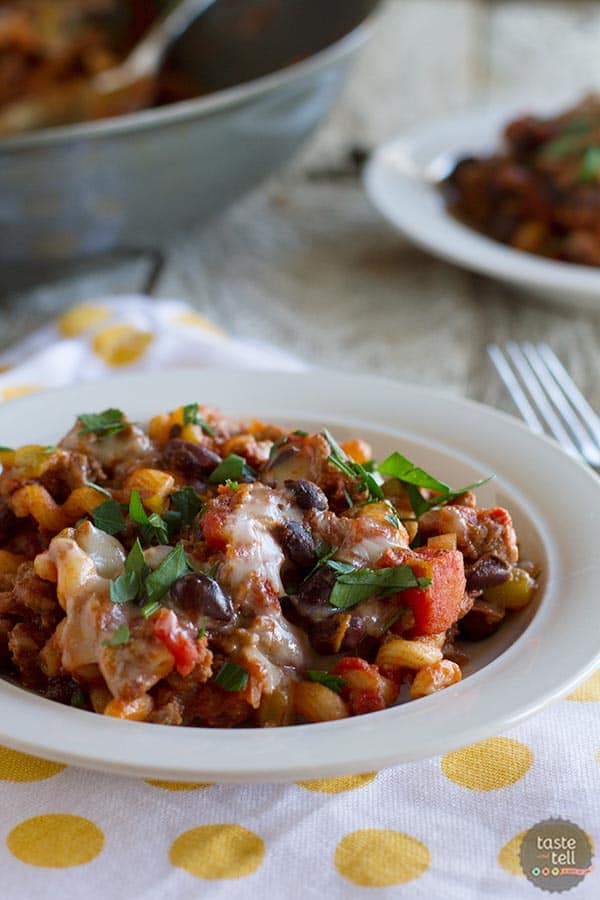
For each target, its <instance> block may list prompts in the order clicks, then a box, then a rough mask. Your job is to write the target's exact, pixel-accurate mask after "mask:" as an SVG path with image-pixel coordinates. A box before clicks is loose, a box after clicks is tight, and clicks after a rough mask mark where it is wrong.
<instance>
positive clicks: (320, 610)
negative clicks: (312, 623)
mask: <svg viewBox="0 0 600 900" xmlns="http://www.w3.org/2000/svg"><path fill="white" fill-rule="evenodd" d="M335 579H336V574H335V572H334V571H333V570H332V569H329V568H327V567H326V566H323V568H321V569H317V571H316V572H315V573H314V575H311V576H310V578H307V580H306V581H305V582H303V584H302V585H301V586H300V588H299V590H298V591H297V593H296V594H293V595H292V596H290V603H291V604H292V605H293V606H294V607H295V608H296V610H297V611H298V613H300V615H301V616H303V617H305V618H308V619H320V618H322V617H323V616H330V615H333V614H334V613H337V612H339V610H338V609H336V607H335V606H331V605H330V603H329V597H330V596H331V591H332V590H333V585H334V584H335Z"/></svg>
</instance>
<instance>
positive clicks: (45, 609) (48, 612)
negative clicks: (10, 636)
mask: <svg viewBox="0 0 600 900" xmlns="http://www.w3.org/2000/svg"><path fill="white" fill-rule="evenodd" d="M1 608H2V605H0V609H1ZM5 611H7V612H11V613H14V614H16V615H19V616H23V617H24V618H27V619H30V620H32V621H34V622H35V624H36V625H37V626H38V627H41V628H42V629H53V628H54V627H56V625H57V624H58V622H59V621H60V620H61V619H62V617H63V611H62V609H61V607H60V606H59V603H58V600H57V597H56V586H55V585H53V584H51V583H50V582H49V581H44V580H43V579H42V578H39V577H38V576H37V575H36V574H35V572H34V571H33V563H30V562H27V563H23V564H22V565H21V566H20V568H19V571H18V573H17V578H16V581H15V586H14V588H13V591H12V593H11V596H10V599H9V601H8V602H7V603H6V606H5ZM48 636H49V635H48Z"/></svg>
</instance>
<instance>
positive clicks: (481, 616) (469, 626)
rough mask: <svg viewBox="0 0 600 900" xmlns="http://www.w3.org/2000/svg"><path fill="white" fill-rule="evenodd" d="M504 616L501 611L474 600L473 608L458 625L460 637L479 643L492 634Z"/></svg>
mask: <svg viewBox="0 0 600 900" xmlns="http://www.w3.org/2000/svg"><path fill="white" fill-rule="evenodd" d="M504 616H505V612H504V610H503V609H497V608H496V607H495V606H491V605H490V604H489V603H484V602H483V601H482V600H476V601H475V603H474V604H473V608H472V609H471V610H469V612H468V613H467V614H466V616H463V618H462V619H460V621H459V623H458V628H459V631H460V633H461V636H462V637H464V638H467V640H469V641H481V640H483V638H486V637H489V636H490V635H491V634H494V632H495V631H497V630H498V628H499V627H500V623H501V622H502V619H503V618H504Z"/></svg>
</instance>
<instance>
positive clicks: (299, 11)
mask: <svg viewBox="0 0 600 900" xmlns="http://www.w3.org/2000/svg"><path fill="white" fill-rule="evenodd" d="M376 6H377V0H328V2H327V4H323V3H322V0H302V3H299V2H298V0H219V2H218V3H216V4H215V5H214V6H212V7H211V8H210V9H209V10H208V11H206V12H205V13H204V14H203V15H201V17H200V18H199V19H198V21H197V22H196V23H194V24H193V25H192V26H191V27H190V28H189V29H188V30H187V31H186V32H185V34H184V35H183V36H182V37H181V38H180V39H179V40H178V41H176V43H175V44H174V45H173V47H172V48H171V51H170V53H169V55H168V59H167V60H166V63H167V65H169V66H173V67H175V68H177V69H178V70H179V71H181V72H184V73H185V74H186V76H188V77H189V78H191V79H193V81H194V82H195V83H196V84H197V85H198V92H199V93H202V96H199V97H197V98H194V99H191V100H185V101H182V102H179V103H173V104H170V105H167V106H162V107H159V108H154V109H147V110H143V111H141V112H137V113H134V114H132V115H123V116H119V117H116V118H111V119H106V120H101V121H97V122H85V123H79V124H74V125H68V126H64V127H56V128H46V129H43V130H41V131H35V132H31V133H26V134H22V135H16V136H14V137H9V138H6V139H3V140H0V263H1V264H2V265H3V271H4V273H5V274H4V278H6V277H7V275H6V272H7V271H9V270H10V266H11V264H14V265H17V266H19V265H20V266H23V265H25V266H26V267H27V268H28V269H29V270H30V274H31V273H32V272H33V273H35V270H36V268H37V267H39V266H40V265H41V264H42V263H47V262H49V261H65V260H73V259H78V258H81V257H85V256H88V255H92V254H97V253H101V252H105V251H110V250H113V249H115V248H121V249H124V248H135V249H154V248H156V247H157V246H158V245H160V243H161V242H163V241H164V240H165V239H167V238H168V237H170V236H172V235H173V234H175V233H177V231H179V230H186V229H188V228H190V227H192V226H195V225H198V224H200V223H203V222H206V221H207V220H208V219H210V217H211V216H214V215H215V214H217V213H219V212H220V211H221V210H223V209H224V208H225V207H226V206H227V205H229V204H230V203H231V202H232V201H233V200H234V199H236V198H237V197H238V196H240V195H241V194H243V193H244V192H245V191H247V190H249V189H250V188H252V187H253V186H254V185H256V184H257V183H259V182H260V181H261V180H263V179H264V178H265V177H266V176H268V175H269V174H271V173H272V172H274V171H275V170H276V169H277V168H278V167H280V166H281V165H282V164H283V163H284V162H285V161H286V160H287V159H288V158H289V157H290V156H291V155H292V154H293V153H294V152H295V151H296V150H297V149H298V147H299V146H300V144H301V143H302V142H303V141H304V140H305V139H306V137H307V136H308V135H309V134H310V133H311V132H312V130H313V129H314V128H315V127H316V125H317V124H318V123H319V122H320V120H321V119H322V118H323V116H324V115H325V114H326V113H327V112H328V110H329V109H330V107H331V106H332V104H333V102H334V100H335V99H336V97H337V94H338V92H339V90H340V88H341V86H342V83H343V80H344V76H345V74H346V71H347V68H348V65H349V63H350V60H351V57H352V56H353V55H354V53H355V52H356V50H357V49H358V48H359V47H360V46H361V45H362V44H363V42H364V41H365V39H366V37H367V36H368V34H369V30H370V29H369V24H370V17H371V13H372V12H373V11H374V9H375V7H376ZM5 267H7V268H5ZM1 278H2V276H0V279H1Z"/></svg>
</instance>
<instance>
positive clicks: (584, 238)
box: [365, 92, 600, 310]
mask: <svg viewBox="0 0 600 900" xmlns="http://www.w3.org/2000/svg"><path fill="white" fill-rule="evenodd" d="M365 183H366V187H367V191H368V193H369V196H370V197H371V199H372V201H373V202H374V203H375V205H376V206H377V208H378V209H379V210H380V211H381V212H382V213H383V214H384V215H385V216H386V217H387V218H388V219H389V220H390V222H392V223H393V224H394V225H395V226H396V227H397V228H398V229H399V230H400V231H401V232H402V234H404V235H405V236H406V237H407V238H409V239H410V240H411V241H414V242H415V243H416V244H418V245H419V246H420V247H423V248H424V249H426V250H428V251H430V252H431V253H434V254H435V255H437V256H441V257H442V258H443V259H446V260H448V261H450V262H454V263H457V264H458V265H461V266H465V267H466V268H468V269H472V270H473V271H475V272H481V273H482V274H484V275H489V276H492V277H494V278H499V279H501V280H502V281H507V282H509V283H510V284H514V285H516V286H519V287H521V288H524V289H526V290H529V291H533V292H535V293H536V294H539V295H541V296H542V297H544V298H545V299H546V300H550V301H552V302H555V303H560V304H563V305H566V306H571V307H572V306H579V307H581V308H585V309H594V310H597V309H598V305H599V303H600V99H599V98H598V96H596V97H594V96H588V97H586V96H584V94H583V93H582V92H580V93H579V94H578V95H577V97H575V98H574V97H573V95H571V96H570V97H569V98H567V99H565V98H563V99H562V100H561V99H560V98H559V99H557V98H555V97H550V98H548V97H546V98H545V99H544V100H535V99H531V98H529V99H528V98H523V99H519V100H513V101H511V102H509V103H505V104H500V105H491V106H487V107H482V108H480V109H476V110H471V111H467V112H462V113H455V114H453V115H452V116H451V117H448V118H445V119H438V120H435V121H433V122H429V123H426V124H422V125H418V126H417V127H415V128H414V129H412V130H411V131H409V132H407V133H405V134H404V135H401V136H399V137H397V138H394V139H392V140H391V141H389V142H387V143H386V144H384V145H383V146H382V147H381V148H380V149H379V150H378V151H377V152H376V153H375V155H374V157H373V159H372V160H371V162H370V164H369V166H368V167H367V170H366V175H365Z"/></svg>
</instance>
